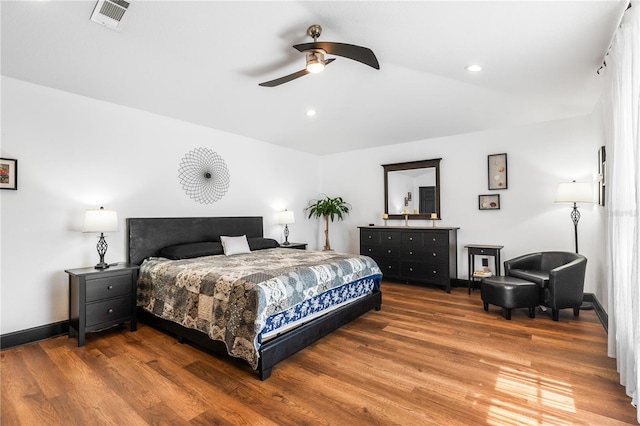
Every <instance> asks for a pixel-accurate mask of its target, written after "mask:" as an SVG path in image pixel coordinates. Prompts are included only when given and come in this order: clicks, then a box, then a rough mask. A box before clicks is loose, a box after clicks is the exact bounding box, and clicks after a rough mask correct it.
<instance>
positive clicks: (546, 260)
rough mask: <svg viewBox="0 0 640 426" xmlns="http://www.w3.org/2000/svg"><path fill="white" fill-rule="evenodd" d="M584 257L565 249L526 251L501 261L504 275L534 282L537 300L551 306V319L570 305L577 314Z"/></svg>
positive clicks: (580, 301) (556, 318)
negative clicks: (521, 254) (523, 253)
mask: <svg viewBox="0 0 640 426" xmlns="http://www.w3.org/2000/svg"><path fill="white" fill-rule="evenodd" d="M586 268H587V258H586V257H584V256H582V255H581V254H577V253H572V252H564V251H547V252H539V253H531V254H525V255H523V256H520V257H516V258H515V259H510V260H507V261H505V262H504V271H505V275H507V276H511V277H516V278H520V279H523V280H527V281H531V282H534V283H536V284H537V285H538V286H539V288H540V290H539V303H540V304H541V305H543V306H546V307H548V308H551V312H552V317H553V320H554V321H558V310H559V309H564V308H573V315H575V316H578V315H579V314H580V305H581V304H582V295H583V290H584V276H585V271H586Z"/></svg>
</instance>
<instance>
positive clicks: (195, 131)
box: [0, 77, 321, 334]
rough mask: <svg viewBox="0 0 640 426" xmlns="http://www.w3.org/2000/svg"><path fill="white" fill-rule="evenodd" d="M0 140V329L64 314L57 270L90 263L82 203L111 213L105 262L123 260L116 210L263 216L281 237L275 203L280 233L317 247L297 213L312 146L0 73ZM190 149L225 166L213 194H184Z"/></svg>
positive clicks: (310, 182)
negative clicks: (291, 216)
mask: <svg viewBox="0 0 640 426" xmlns="http://www.w3.org/2000/svg"><path fill="white" fill-rule="evenodd" d="M1 140H2V146H1V149H2V151H1V156H2V157H6V158H16V159H18V171H19V175H18V190H17V191H0V203H1V207H0V209H1V210H0V212H1V230H0V238H1V240H2V243H1V244H2V248H1V264H0V270H1V272H0V279H1V282H0V293H1V299H2V300H1V310H2V312H1V321H2V323H1V327H0V328H1V330H0V332H1V333H2V334H5V333H9V332H13V331H19V330H24V329H28V328H31V327H36V326H40V325H46V324H51V323H54V322H57V321H64V320H66V319H67V318H68V301H67V298H68V288H67V275H66V274H65V273H64V270H65V269H69V268H78V267H83V266H90V265H94V264H96V263H97V262H98V254H97V252H96V243H97V235H95V234H83V233H81V232H80V231H81V228H82V221H83V216H84V211H85V209H87V208H97V207H99V206H104V207H105V208H110V209H115V210H116V211H117V212H118V216H119V221H120V230H119V232H116V233H110V234H107V242H108V244H109V249H108V252H107V255H106V261H107V262H110V263H112V262H116V261H123V260H125V256H126V246H125V244H126V241H125V236H126V235H125V234H126V228H125V218H127V217H154V216H224V215H229V216H244V215H256V216H264V219H265V227H264V231H265V235H266V236H269V237H273V238H276V239H277V240H278V241H282V240H283V239H284V237H283V235H282V234H283V232H282V231H283V227H282V226H281V225H278V224H277V223H278V222H277V212H278V211H280V210H284V209H285V208H287V209H289V210H293V211H294V212H295V215H296V223H295V224H293V225H290V230H291V235H290V237H289V238H290V240H291V241H307V242H310V243H311V248H316V249H317V248H319V247H318V245H317V244H316V245H314V244H313V243H315V241H314V238H313V236H314V235H315V234H316V232H317V226H318V223H317V221H315V220H307V219H305V218H304V215H303V208H304V207H305V206H306V203H307V201H308V200H309V199H311V198H313V197H315V196H317V194H318V193H319V192H320V186H319V173H320V172H319V167H318V158H317V157H316V156H313V155H308V154H303V153H301V152H298V151H294V150H290V149H286V148H281V147H277V146H274V145H271V144H267V143H264V142H261V141H257V140H252V139H248V138H244V137H240V136H237V135H232V134H228V133H224V132H220V131H216V130H212V129H208V128H204V127H200V126H196V125H192V124H188V123H184V122H181V121H177V120H172V119H168V118H166V117H161V116H157V115H153V114H149V113H146V112H142V111H138V110H134V109H130V108H124V107H121V106H118V105H114V104H109V103H105V102H101V101H96V100H94V99H90V98H85V97H80V96H76V95H73V94H69V93H66V92H62V91H57V90H53V89H49V88H45V87H42V86H37V85H33V84H30V83H25V82H22V81H19V80H15V79H10V78H6V77H3V78H2V138H1ZM198 147H207V148H210V149H212V150H213V151H215V152H217V153H218V154H219V155H220V156H221V157H222V158H223V159H224V160H225V162H226V164H227V167H228V168H229V172H230V175H231V184H230V187H229V191H228V192H227V194H226V195H225V196H224V197H223V198H222V199H221V200H220V201H218V202H216V203H213V204H200V203H198V202H196V201H193V200H191V199H190V198H189V197H188V196H187V195H186V194H185V192H184V191H183V189H182V187H181V185H180V183H179V180H178V168H179V164H180V161H181V160H182V158H183V157H184V155H185V154H186V153H187V152H189V151H191V150H192V149H194V148H198ZM320 247H321V246H320Z"/></svg>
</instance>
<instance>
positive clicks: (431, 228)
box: [358, 225, 460, 231]
mask: <svg viewBox="0 0 640 426" xmlns="http://www.w3.org/2000/svg"><path fill="white" fill-rule="evenodd" d="M358 228H360V229H393V230H405V231H411V230H419V231H456V230H458V229H460V228H459V227H445V226H378V225H374V226H358Z"/></svg>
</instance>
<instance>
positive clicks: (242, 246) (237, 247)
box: [220, 235, 251, 256]
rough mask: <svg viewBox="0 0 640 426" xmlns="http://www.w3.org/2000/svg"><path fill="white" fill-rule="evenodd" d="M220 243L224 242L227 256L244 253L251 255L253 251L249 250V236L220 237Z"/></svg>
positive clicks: (223, 246)
mask: <svg viewBox="0 0 640 426" xmlns="http://www.w3.org/2000/svg"><path fill="white" fill-rule="evenodd" d="M220 242H222V248H223V249H224V254H226V255H227V256H232V255H234V254H243V253H251V249H250V248H249V242H248V241H247V236H246V235H243V236H241V237H222V236H221V237H220Z"/></svg>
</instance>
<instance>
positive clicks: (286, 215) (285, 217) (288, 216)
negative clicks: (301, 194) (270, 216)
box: [278, 210, 296, 246]
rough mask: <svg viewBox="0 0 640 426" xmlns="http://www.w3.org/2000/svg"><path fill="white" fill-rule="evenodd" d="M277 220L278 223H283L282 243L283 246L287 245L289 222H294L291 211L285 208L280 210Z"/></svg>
mask: <svg viewBox="0 0 640 426" xmlns="http://www.w3.org/2000/svg"><path fill="white" fill-rule="evenodd" d="M278 222H279V223H280V225H284V243H282V245H283V246H288V245H289V244H290V243H289V226H288V225H289V224H290V223H296V219H295V217H294V216H293V212H292V211H289V210H285V211H283V212H280V215H279V216H278Z"/></svg>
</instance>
